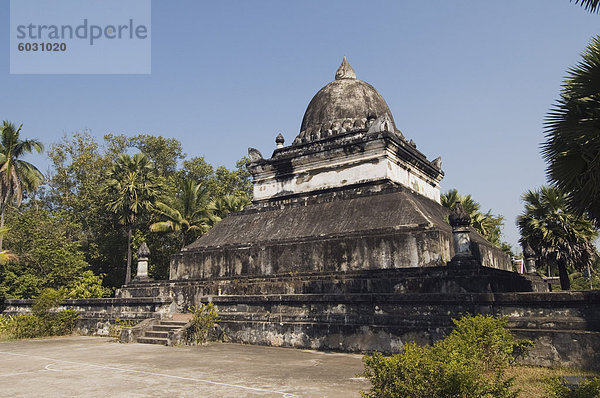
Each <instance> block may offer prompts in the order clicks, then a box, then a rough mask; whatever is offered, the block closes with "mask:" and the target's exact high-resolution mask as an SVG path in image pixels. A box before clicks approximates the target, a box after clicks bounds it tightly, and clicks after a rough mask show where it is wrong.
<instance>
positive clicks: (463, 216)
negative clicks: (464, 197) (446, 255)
mask: <svg viewBox="0 0 600 398" xmlns="http://www.w3.org/2000/svg"><path fill="white" fill-rule="evenodd" d="M448 221H449V223H450V226H451V227H452V243H453V245H454V257H452V260H450V262H449V263H448V265H449V266H454V267H461V268H467V267H478V266H480V265H481V263H480V262H479V260H477V259H476V258H475V256H473V253H471V237H470V236H469V234H470V233H471V228H470V225H471V216H469V214H468V213H467V212H466V211H465V209H464V208H463V206H462V203H460V202H457V203H456V206H454V209H452V211H451V212H450V215H449V216H448Z"/></svg>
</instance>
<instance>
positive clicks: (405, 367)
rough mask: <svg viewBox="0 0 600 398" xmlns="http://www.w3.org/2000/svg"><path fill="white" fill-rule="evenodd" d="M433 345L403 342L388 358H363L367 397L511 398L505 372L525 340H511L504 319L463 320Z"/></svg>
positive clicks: (523, 348) (525, 344) (522, 351)
mask: <svg viewBox="0 0 600 398" xmlns="http://www.w3.org/2000/svg"><path fill="white" fill-rule="evenodd" d="M454 324H455V326H456V328H455V329H454V330H453V331H452V333H451V334H450V335H449V336H448V337H446V338H445V339H444V340H441V341H439V342H437V343H436V344H434V345H433V346H424V347H421V346H418V345H416V344H414V343H408V344H406V345H405V346H404V351H403V352H402V353H400V354H395V355H392V356H389V357H388V356H384V355H382V354H380V353H375V354H373V355H371V356H365V357H364V363H365V372H364V376H365V377H367V378H368V379H369V380H370V381H371V385H372V387H371V390H370V391H369V392H361V394H362V396H363V397H368V398H400V397H402V398H428V397H431V398H445V397H448V398H450V397H464V398H467V397H497V398H509V397H516V396H517V395H518V393H517V392H515V391H511V388H512V385H513V379H512V378H506V377H505V373H504V371H505V368H506V367H507V366H508V365H509V364H510V363H512V362H514V361H515V360H516V358H517V357H519V356H522V355H524V354H525V353H526V351H527V347H529V346H530V345H531V342H529V341H515V339H514V338H513V336H512V335H511V334H510V332H508V330H507V329H506V320H505V319H496V318H494V317H491V316H483V315H477V316H475V317H472V316H465V317H463V318H461V319H460V320H454Z"/></svg>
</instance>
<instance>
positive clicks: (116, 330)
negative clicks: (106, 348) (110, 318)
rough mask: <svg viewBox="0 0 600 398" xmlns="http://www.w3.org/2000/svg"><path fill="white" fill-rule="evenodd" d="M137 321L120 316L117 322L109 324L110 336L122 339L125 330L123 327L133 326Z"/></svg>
mask: <svg viewBox="0 0 600 398" xmlns="http://www.w3.org/2000/svg"><path fill="white" fill-rule="evenodd" d="M137 323H138V322H137V321H133V320H130V319H119V317H117V318H116V319H115V322H114V323H111V324H110V325H109V326H108V336H109V337H113V338H115V339H120V338H121V331H122V330H123V328H130V327H132V326H135V325H137Z"/></svg>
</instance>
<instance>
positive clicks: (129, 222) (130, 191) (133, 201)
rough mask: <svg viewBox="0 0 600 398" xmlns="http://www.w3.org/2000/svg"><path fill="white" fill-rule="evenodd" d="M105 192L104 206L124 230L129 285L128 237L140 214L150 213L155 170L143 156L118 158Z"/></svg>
mask: <svg viewBox="0 0 600 398" xmlns="http://www.w3.org/2000/svg"><path fill="white" fill-rule="evenodd" d="M105 189H106V191H107V193H108V195H109V198H111V199H110V200H109V201H108V202H107V203H106V207H107V209H108V210H109V211H111V212H113V213H115V214H116V215H117V216H118V218H119V222H121V223H122V224H123V225H125V226H126V228H127V270H126V274H125V284H128V283H129V282H131V237H132V235H133V230H134V229H135V228H136V223H137V221H138V219H139V217H140V216H141V215H143V214H144V213H147V214H149V213H150V212H151V211H152V210H153V208H154V203H155V202H156V201H157V199H158V196H159V190H160V186H159V184H158V182H157V176H156V173H155V169H154V166H153V164H152V163H151V162H150V160H149V159H148V158H147V157H146V155H144V154H142V153H136V154H135V155H133V156H129V155H127V154H121V155H119V157H118V159H117V160H116V162H115V163H114V164H113V167H112V168H111V170H110V172H109V175H108V179H107V181H106V186H105Z"/></svg>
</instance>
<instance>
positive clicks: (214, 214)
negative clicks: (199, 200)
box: [201, 194, 252, 231]
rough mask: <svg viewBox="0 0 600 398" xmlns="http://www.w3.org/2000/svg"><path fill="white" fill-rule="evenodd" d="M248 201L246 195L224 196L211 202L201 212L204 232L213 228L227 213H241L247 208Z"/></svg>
mask: <svg viewBox="0 0 600 398" xmlns="http://www.w3.org/2000/svg"><path fill="white" fill-rule="evenodd" d="M250 203H252V202H251V201H250V199H248V197H247V196H246V195H243V194H242V195H225V196H222V197H220V198H218V199H215V200H213V201H211V202H210V203H209V204H208V205H207V206H206V208H205V209H204V212H203V217H202V219H201V222H202V224H203V225H204V228H205V230H206V231H208V230H210V229H211V228H212V227H214V226H215V225H216V224H217V223H218V222H219V221H221V220H222V219H224V218H225V217H227V215H228V214H229V213H234V212H237V211H242V210H243V209H244V207H246V206H248V205H249V204H250Z"/></svg>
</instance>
